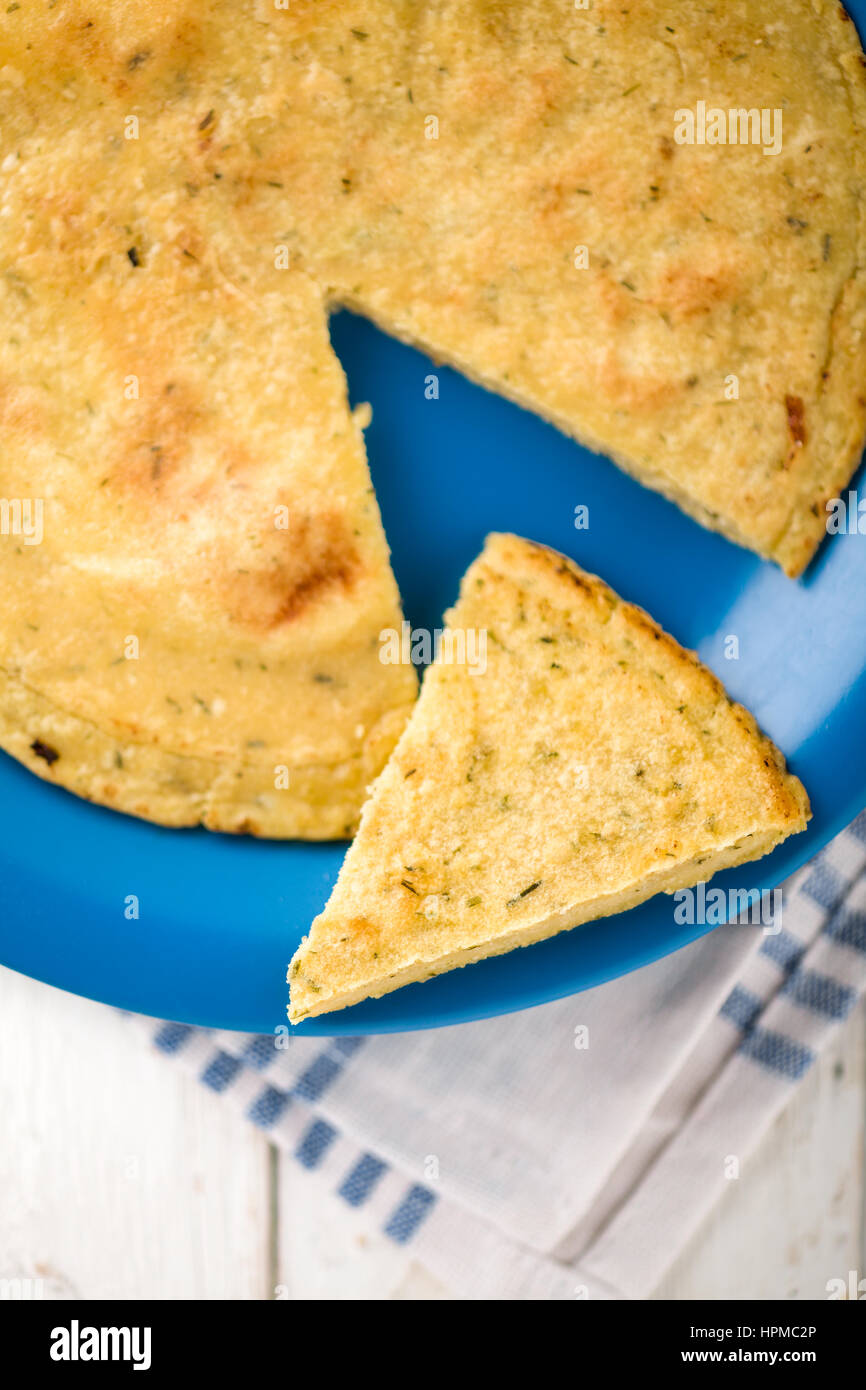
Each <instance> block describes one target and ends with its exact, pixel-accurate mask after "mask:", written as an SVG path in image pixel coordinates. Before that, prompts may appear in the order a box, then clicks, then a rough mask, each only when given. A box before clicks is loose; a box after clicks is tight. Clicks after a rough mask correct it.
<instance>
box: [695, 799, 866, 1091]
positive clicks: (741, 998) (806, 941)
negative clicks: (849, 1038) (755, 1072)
mask: <svg viewBox="0 0 866 1390" xmlns="http://www.w3.org/2000/svg"><path fill="white" fill-rule="evenodd" d="M846 850H847V851H848V855H849V859H850V863H851V864H852V865H853V866H855V867H856V869H857V870H860V869H862V865H863V862H864V859H866V811H864V812H862V813H861V815H859V816H858V817H857V819H856V820H855V821H853V822H852V824H851V825H849V826H848V828H847V829H846V830H844V831H843V832H842V834H841V835H840V836H839V837H838V838H837V839H836V840H835V841H834V842H833V844H832V845H831V846H828V848H827V849H826V850H824V851H823V852H822V853H821V854H820V855H819V856H818V857H817V858H816V859H815V860H814V861H813V862H812V864H811V865H810V866H809V868H808V870H807V871H806V873H805V875H804V877H802V879H801V880H800V881H798V882H797V884H796V887H795V888H794V889H793V890H792V891H791V893H790V895H789V899H788V901H787V902H786V904H785V920H786V923H788V922H793V923H794V928H793V930H791V929H789V928H788V926H787V925H786V926H785V927H784V928H783V929H782V930H781V931H779V932H778V933H777V934H774V935H770V936H767V937H766V938H765V940H764V942H763V944H762V946H761V949H760V955H761V957H762V958H763V959H764V961H766V962H768V963H770V964H771V965H772V966H773V967H775V969H776V970H777V971H778V972H779V976H780V980H779V985H778V990H777V992H776V994H775V999H776V1000H777V1001H778V1002H779V1003H782V1004H783V1003H790V1004H793V1005H795V1006H796V1008H797V1010H799V1013H796V1012H795V1013H793V1014H791V1015H789V1017H791V1019H792V1020H793V1026H791V1027H789V1028H788V1029H787V1030H786V1031H784V1032H783V1031H779V1030H778V1029H776V1028H773V1027H771V1026H768V1025H767V1023H766V1021H765V1015H766V1013H767V1012H768V1010H767V1002H768V1001H767V999H766V998H762V997H761V996H760V995H759V994H757V993H755V992H753V991H752V990H750V989H748V988H746V987H745V986H743V985H742V984H738V985H735V986H734V988H733V990H732V991H731V993H730V994H729V995H728V997H727V999H726V1000H725V1003H724V1004H723V1006H722V1009H721V1015H722V1017H723V1018H725V1019H727V1020H728V1022H729V1023H733V1024H734V1026H735V1027H736V1028H738V1029H739V1030H740V1032H741V1033H742V1035H743V1037H742V1042H741V1043H740V1048H739V1050H740V1054H741V1055H742V1056H744V1057H747V1058H749V1059H750V1060H751V1061H753V1062H755V1063H756V1064H757V1065H758V1066H759V1067H762V1068H764V1069H765V1070H766V1071H768V1072H772V1073H773V1074H774V1075H776V1076H778V1077H782V1078H786V1079H788V1080H790V1081H799V1080H800V1078H801V1077H802V1076H804V1075H805V1073H806V1072H807V1071H808V1070H809V1068H810V1066H811V1065H812V1063H813V1062H814V1061H815V1057H816V1052H815V1050H814V1048H813V1047H812V1046H810V1045H809V1041H808V1037H809V1034H810V1033H811V1032H812V1031H814V1029H815V1028H816V1026H817V1027H818V1028H820V1025H821V1024H828V1023H839V1022H841V1021H842V1020H843V1019H845V1018H847V1016H848V1014H849V1013H850V1012H851V1010H852V1009H853V1007H854V1005H855V1004H856V1002H857V999H858V997H859V993H860V990H859V988H858V987H857V983H855V981H857V982H860V981H862V977H863V974H864V971H866V910H862V909H859V908H855V907H853V906H852V905H851V904H850V903H849V902H848V901H847V898H848V895H849V894H850V891H851V887H852V883H853V882H854V881H856V877H857V874H856V872H855V874H854V876H853V877H852V875H851V873H848V874H845V873H843V872H841V871H840V870H839V869H838V868H837V867H835V866H834V863H833V862H832V861H833V858H834V857H835V858H844V857H845V851H846ZM804 909H805V911H804ZM809 909H811V911H810V910H809ZM816 910H817V912H818V914H819V917H820V921H819V925H818V930H817V931H816V930H815V929H814V919H815V914H816ZM803 917H809V918H810V920H811V921H812V922H813V929H812V931H811V932H810V933H808V935H801V934H799V933H798V931H797V927H798V926H799V925H800V924H801V922H800V919H801V918H803ZM815 942H817V943H818V946H817V947H816V946H815V945H814V944H813V943H815ZM825 945H827V946H840V947H843V948H845V951H846V952H852V953H854V955H855V956H857V957H859V959H857V960H856V961H854V960H853V959H849V960H848V961H847V962H846V961H844V957H840V958H839V960H840V964H842V968H843V969H845V973H846V976H847V978H846V979H840V978H838V977H836V976H834V975H832V974H830V973H825V972H824V971H823V970H819V969H815V968H814V966H812V965H807V964H806V962H805V958H806V956H807V954H808V956H809V958H810V960H811V959H812V957H813V956H814V955H815V954H816V953H817V952H818V951H819V950H820V949H821V947H823V946H825Z"/></svg>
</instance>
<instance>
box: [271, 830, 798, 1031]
mask: <svg viewBox="0 0 866 1390" xmlns="http://www.w3.org/2000/svg"><path fill="white" fill-rule="evenodd" d="M787 835H788V832H787V831H780V832H776V833H775V834H770V833H768V834H767V835H764V836H760V835H749V836H746V837H745V838H744V839H743V840H739V841H737V842H736V844H733V845H730V846H729V847H727V848H725V849H723V850H721V851H719V853H718V854H717V855H715V856H710V857H709V858H708V857H706V856H704V855H701V856H699V857H698V858H696V859H693V860H690V861H689V862H688V863H687V864H678V865H676V866H675V867H674V868H672V869H665V870H662V871H660V872H659V873H656V874H652V875H650V877H649V878H648V879H646V880H645V881H644V882H643V883H640V884H637V885H635V886H634V887H633V888H631V889H628V890H626V891H625V892H622V893H610V894H607V895H606V896H604V897H602V898H596V899H594V901H593V902H592V903H589V904H583V905H582V906H581V907H580V908H576V909H575V910H574V911H573V912H566V913H560V914H558V915H556V916H554V917H548V918H546V919H544V920H543V921H539V922H533V923H530V924H529V925H525V926H523V927H520V928H519V929H517V930H515V931H513V932H509V933H508V934H507V935H505V936H500V937H497V938H495V940H493V941H486V942H481V943H479V945H477V946H475V947H472V948H471V949H468V950H461V951H455V952H453V953H452V954H451V955H448V956H442V957H440V958H439V959H438V960H435V961H429V960H424V959H419V960H417V961H413V962H412V964H411V965H409V966H407V967H406V968H405V969H404V970H401V971H399V972H398V973H397V974H395V975H389V976H386V977H384V978H382V979H379V980H370V981H366V982H365V983H364V984H363V985H360V986H358V987H357V988H356V989H352V990H347V991H345V992H343V993H335V994H332V995H328V996H325V997H324V998H322V999H321V1000H319V999H317V1000H316V1002H315V1003H313V1004H311V1005H308V1006H307V1007H304V1008H300V1009H295V1008H292V1006H291V1005H290V1007H289V1022H290V1023H301V1022H303V1020H304V1019H305V1018H315V1017H316V1016H317V1015H318V1014H325V1013H331V1012H333V1011H334V1010H336V1009H345V1008H348V1007H350V1005H352V1004H359V1003H360V1002H361V1000H363V999H380V998H381V997H382V995H383V994H390V993H391V992H392V991H393V990H395V989H401V988H402V987H403V985H411V984H417V983H419V982H421V981H424V980H432V979H435V977H436V976H437V975H443V974H445V973H446V972H447V971H449V970H455V969H459V968H461V967H462V966H464V965H472V964H474V963H475V962H476V961H480V960H487V959H489V958H491V957H492V956H501V955H505V954H506V953H507V952H508V951H512V950H514V949H516V948H517V947H518V946H532V945H534V944H535V943H536V942H538V941H545V940H546V939H547V938H548V937H551V936H556V935H558V933H559V932H562V931H571V930H572V929H573V928H574V927H579V926H583V925H585V924H586V923H587V922H593V921H596V920H597V919H598V918H600V917H610V916H614V915H615V914H616V913H618V912H626V911H628V909H629V908H632V907H638V906H639V905H640V904H641V903H643V902H646V901H647V900H648V899H649V898H652V897H655V896H656V894H657V893H675V892H676V891H677V890H678V889H680V888H690V887H693V886H694V885H695V884H696V883H700V882H705V881H706V880H707V879H708V878H711V877H712V875H713V874H716V873H718V872H720V870H722V869H731V868H735V867H736V866H737V865H738V864H745V863H748V862H749V860H752V859H760V858H762V857H763V855H765V854H769V853H770V851H771V850H773V849H775V848H776V846H777V845H778V844H780V843H781V842H782V841H783V840H784V839H786V838H787ZM305 940H306V938H305ZM302 945H303V943H302ZM291 980H292V976H291V966H290V967H289V975H288V981H289V984H291Z"/></svg>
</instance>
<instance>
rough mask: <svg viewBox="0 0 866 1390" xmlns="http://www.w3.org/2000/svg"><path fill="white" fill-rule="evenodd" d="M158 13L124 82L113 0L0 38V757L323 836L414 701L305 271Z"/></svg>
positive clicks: (217, 823)
mask: <svg viewBox="0 0 866 1390" xmlns="http://www.w3.org/2000/svg"><path fill="white" fill-rule="evenodd" d="M170 8H171V7H169V10H165V9H163V8H159V10H158V11H157V9H156V8H155V10H154V12H153V13H152V14H151V13H150V12H149V15H148V16H142V15H140V16H137V17H136V19H135V22H134V26H133V27H134V29H135V31H136V34H137V41H138V42H139V43H140V47H136V48H134V49H131V50H129V52H128V53H127V54H126V57H125V58H124V60H123V62H122V64H121V67H122V71H123V72H124V73H125V77H124V78H123V80H120V79H119V89H118V92H119V93H123V94H122V95H119V94H114V95H113V96H112V95H111V93H110V92H109V90H108V88H107V86H106V79H105V72H104V71H103V67H102V66H101V65H100V64H101V61H102V59H106V55H108V54H110V53H111V52H115V57H116V58H117V62H118V63H120V55H121V54H122V53H124V52H126V49H125V45H126V44H127V43H130V42H132V40H131V38H130V37H129V35H125V36H124V35H123V34H122V33H121V32H118V34H117V35H115V38H114V40H112V43H115V44H116V51H115V49H113V48H112V45H111V44H109V43H108V40H107V39H106V35H105V25H106V23H107V22H108V15H107V11H106V7H104V6H102V7H96V12H95V13H94V16H93V18H92V21H91V19H90V17H89V15H85V16H83V17H82V22H81V24H80V25H78V24H77V23H76V24H74V25H73V23H72V19H71V18H68V17H64V15H63V14H61V15H60V18H59V19H57V20H56V23H54V24H53V25H49V29H50V34H49V35H47V36H46V41H45V46H43V44H42V43H41V42H36V41H35V40H34V42H33V43H29V42H28V43H27V44H26V45H24V44H23V42H22V44H21V51H20V52H19V53H16V52H15V51H7V47H6V46H7V45H8V44H9V43H10V42H11V31H12V30H15V32H17V28H16V26H15V24H14V20H13V18H12V17H10V18H9V19H7V21H6V22H5V27H4V32H3V35H2V40H0V86H3V89H4V91H5V104H4V153H6V157H5V160H4V162H3V172H2V184H3V193H2V197H3V213H4V216H3V218H2V219H0V431H2V456H0V523H2V524H0V591H2V594H3V604H2V614H0V746H2V747H3V748H4V749H6V751H7V752H9V753H12V754H14V756H15V757H17V758H19V759H20V760H21V761H22V762H23V763H24V764H25V765H26V766H27V767H29V768H31V769H32V770H33V771H34V772H37V773H39V774H40V775H41V776H43V777H45V778H46V779H47V780H49V781H51V782H54V783H57V784H59V785H61V786H63V787H66V788H69V789H70V790H72V791H75V792H77V793H79V794H80V795H82V796H85V797H87V798H89V799H91V800H93V801H98V802H102V803H104V804H105V805H108V806H111V807H114V808H117V809H119V810H123V811H128V812H132V813H134V814H136V815H139V816H144V817H147V818H149V819H151V820H155V821H160V822H163V823H165V824H169V825H188V824H195V823H197V822H203V823H204V824H205V825H207V826H209V827H211V828H213V829H219V830H229V831H249V832H252V833H255V834H259V835H265V836H275V837H284V836H300V837H304V838H314V839H318V838H330V837H341V836H345V835H349V834H351V833H352V832H353V830H354V829H355V828H356V825H357V820H358V815H359V813H360V808H361V805H362V803H363V800H364V797H365V795H366V788H367V786H368V785H369V782H370V781H371V780H372V778H373V777H374V776H375V775H376V774H377V773H378V772H379V770H380V769H381V767H382V766H383V764H384V762H385V760H386V759H387V757H388V754H389V753H390V751H391V749H392V748H393V746H394V744H395V742H396V740H397V738H398V737H399V734H400V732H401V731H402V728H403V725H404V723H405V721H406V719H407V717H408V714H409V711H410V709H411V706H412V704H413V702H414V699H415V695H416V682H415V678H414V673H413V672H412V670H411V669H410V668H408V667H406V666H402V667H401V666H386V665H383V664H382V663H381V662H380V661H379V659H378V653H379V642H378V638H379V633H380V631H381V630H382V628H383V627H393V626H394V625H396V626H399V623H400V604H399V596H398V593H397V586H396V584H395V581H394V577H393V575H392V573H391V569H390V566H389V562H388V549H387V545H386V542H385V537H384V533H383V530H382V525H381V521H380V517H379V510H378V507H377V504H376V499H375V496H374V495H373V489H372V485H371V481H370V475H369V472H368V469H367V462H366V458H365V453H364V442H363V435H362V426H363V423H364V417H363V415H358V414H354V415H353V413H352V412H351V411H350V408H349V403H348V399H347V394H346V383H345V379H344V376H343V373H342V370H341V368H340V364H339V362H338V361H337V359H336V357H335V355H334V352H333V350H332V348H331V345H330V342H329V338H328V331H327V311H326V305H325V303H324V299H323V291H322V290H321V288H320V287H319V286H317V285H316V284H315V283H314V282H313V281H312V280H311V279H310V278H309V276H308V275H306V274H305V273H304V272H303V271H302V270H301V269H299V268H298V267H297V265H296V264H295V261H294V258H293V257H291V256H290V255H289V252H288V248H287V246H285V245H283V244H282V242H281V240H280V237H279V236H278V235H277V234H276V230H275V234H274V236H273V237H272V238H271V240H270V241H269V242H265V243H264V244H262V245H256V244H253V243H251V242H247V241H245V240H244V238H243V237H242V235H241V234H240V233H239V232H238V231H237V230H236V228H235V226H234V221H233V219H227V218H226V215H225V209H224V207H223V206H222V204H221V202H220V201H219V199H218V197H217V196H216V195H215V193H214V190H215V189H219V186H220V179H219V177H218V175H219V174H220V173H221V171H219V170H217V171H216V172H215V173H214V174H213V176H212V177H211V178H209V179H208V180H207V181H206V180H204V179H203V178H201V177H200V175H199V173H198V172H197V169H196V168H195V167H194V164H195V160H194V159H192V158H191V155H190V150H193V151H196V150H200V148H201V147H202V146H204V145H205V144H207V143H208V142H209V141H210V139H211V134H209V128H210V126H211V124H212V123H213V121H214V119H215V117H214V116H213V113H212V112H210V113H209V108H208V106H207V105H205V106H204V107H203V108H202V109H200V110H197V111H196V110H194V109H192V108H191V107H190V106H189V104H188V102H187V101H186V99H181V96H180V95H179V93H180V91H181V90H183V91H185V90H186V79H185V78H182V73H183V71H184V65H185V63H186V62H187V60H189V61H190V62H192V61H193V55H192V53H188V52H187V50H186V49H185V48H184V46H183V43H182V42H181V40H180V38H178V39H177V41H176V42H175V46H174V48H173V49H171V50H170V53H169V56H166V52H165V46H166V44H167V42H168V40H169V39H170V38H171V34H172V32H173V28H174V25H173V23H172V19H171V14H170ZM58 14H60V12H59V11H58ZM18 18H19V16H18V15H16V16H15V17H14V19H18ZM121 18H122V17H121ZM85 21H87V22H85ZM46 23H47V21H46ZM118 23H119V26H120V30H123V28H124V23H123V22H121V21H118ZM142 31H146V32H142ZM70 35H73V36H74V37H77V38H78V39H81V41H82V42H85V40H86V41H87V45H88V46H87V48H86V53H84V54H83V55H82V59H81V62H80V63H75V62H73V61H72V59H71V58H70V57H69V54H68V53H67V51H66V49H65V47H64V44H65V43H66V41H67V40H69V39H70ZM88 36H89V38H88ZM187 37H188V38H189V35H188V36H187ZM49 39H50V42H49ZM58 45H59V47H58ZM157 52H158V53H159V55H160V56H159V57H157V56H156V55H157ZM100 55H101V57H100ZM171 55H173V56H171ZM106 61H107V59H106ZM148 64H150V66H151V67H152V68H153V69H154V70H156V69H157V68H158V73H159V75H158V76H157V77H155V78H154V81H155V82H156V83H157V87H158V91H157V92H156V93H155V94H152V100H151V103H150V105H148V107H147V109H146V110H145V109H143V108H142V107H141V106H140V105H139V103H138V99H137V97H136V96H135V95H134V94H133V93H132V92H131V91H129V90H127V87H128V84H129V83H133V82H134V81H135V76H134V75H135V74H136V73H137V72H138V70H139V68H142V67H144V66H146V65H148ZM173 64H178V65H179V66H178V67H175V66H173ZM16 74H17V76H16ZM25 74H26V75H27V79H28V80H26V81H25ZM4 84H5V85H4ZM109 86H110V84H109ZM112 90H113V89H112ZM70 98H72V99H70ZM124 103H125V104H124ZM124 112H126V113H129V114H128V115H126V116H124V114H123V113H124ZM135 113H138V114H135Z"/></svg>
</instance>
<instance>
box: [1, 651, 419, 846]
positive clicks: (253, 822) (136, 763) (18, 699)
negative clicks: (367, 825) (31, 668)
mask: <svg viewBox="0 0 866 1390" xmlns="http://www.w3.org/2000/svg"><path fill="white" fill-rule="evenodd" d="M411 708H412V705H411V704H402V705H399V706H395V707H393V708H392V709H389V710H386V711H385V712H384V713H383V714H382V716H381V718H380V719H379V720H378V722H377V724H376V725H375V726H374V727H373V728H372V729H371V730H369V731H368V734H367V737H366V739H365V741H364V744H363V746H362V749H361V750H360V751H359V753H358V756H357V757H354V758H350V759H346V760H345V761H343V762H340V763H331V764H324V763H319V764H316V763H313V764H306V765H302V766H289V768H288V773H289V775H288V782H289V785H288V787H286V788H280V789H277V788H276V786H275V768H274V766H271V765H270V764H260V763H249V762H243V761H241V760H239V759H230V758H226V759H216V758H200V757H196V756H195V755H194V754H190V755H187V754H185V753H177V752H172V751H167V750H165V749H163V748H161V747H160V746H159V745H158V744H148V743H141V742H137V741H135V740H133V739H131V738H125V737H121V736H119V735H115V734H112V733H109V732H107V731H106V730H105V729H103V728H101V727H100V726H99V725H97V724H94V723H91V722H90V721H88V720H86V719H82V718H81V717H80V716H79V715H77V714H72V713H70V712H69V711H67V710H64V709H62V708H61V707H60V706H58V705H56V704H53V703H52V702H51V701H50V700H48V699H47V698H46V697H45V696H44V695H42V694H40V693H39V692H38V691H35V690H31V689H30V688H29V687H28V686H26V685H25V684H24V683H23V682H22V681H20V680H18V679H16V678H15V677H13V676H10V674H9V673H8V672H7V671H5V670H3V669H2V668H0V748H3V749H4V750H5V751H6V752H7V753H10V754H11V755H12V756H13V757H14V758H17V759H18V761H19V762H21V763H23V764H24V766H25V767H26V768H27V769H28V770H29V771H30V772H34V773H35V774H36V775H37V776H38V777H41V778H42V779H43V781H46V782H50V783H53V784H54V785H55V786H60V787H62V788H64V789H65V790H66V791H69V792H74V793H75V794H76V795H77V796H80V797H83V798H84V799H85V800H88V801H94V802H97V803H99V804H100V805H104V806H107V807H109V808H110V809H111V810H116V811H123V812H125V813H127V814H129V815H134V816H140V817H142V818H144V819H146V820H150V821H155V822H156V823H157V824H159V825H166V826H175V827H183V826H194V825H204V826H206V827H207V828H208V829H209V830H222V831H227V832H229V833H232V834H248V835H256V836H261V837H263V838H267V839H308V840H336V839H346V838H348V837H350V836H352V835H353V834H354V833H355V830H356V829H357V826H358V820H359V816H360V811H361V806H362V805H363V802H364V800H365V797H366V794H367V788H368V786H369V784H370V782H371V781H372V780H373V779H374V778H375V777H376V776H377V775H378V773H379V772H380V771H381V769H382V767H383V766H384V764H385V762H386V761H387V759H388V756H389V754H390V753H391V750H392V749H393V747H394V745H395V744H396V743H397V741H398V739H399V737H400V734H401V733H402V731H403V728H404V726H405V723H406V720H407V718H408V716H409V713H410V710H411ZM60 750H62V751H60ZM278 761H279V762H280V763H283V762H284V761H285V760H284V759H283V758H280V759H279V760H278Z"/></svg>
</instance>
